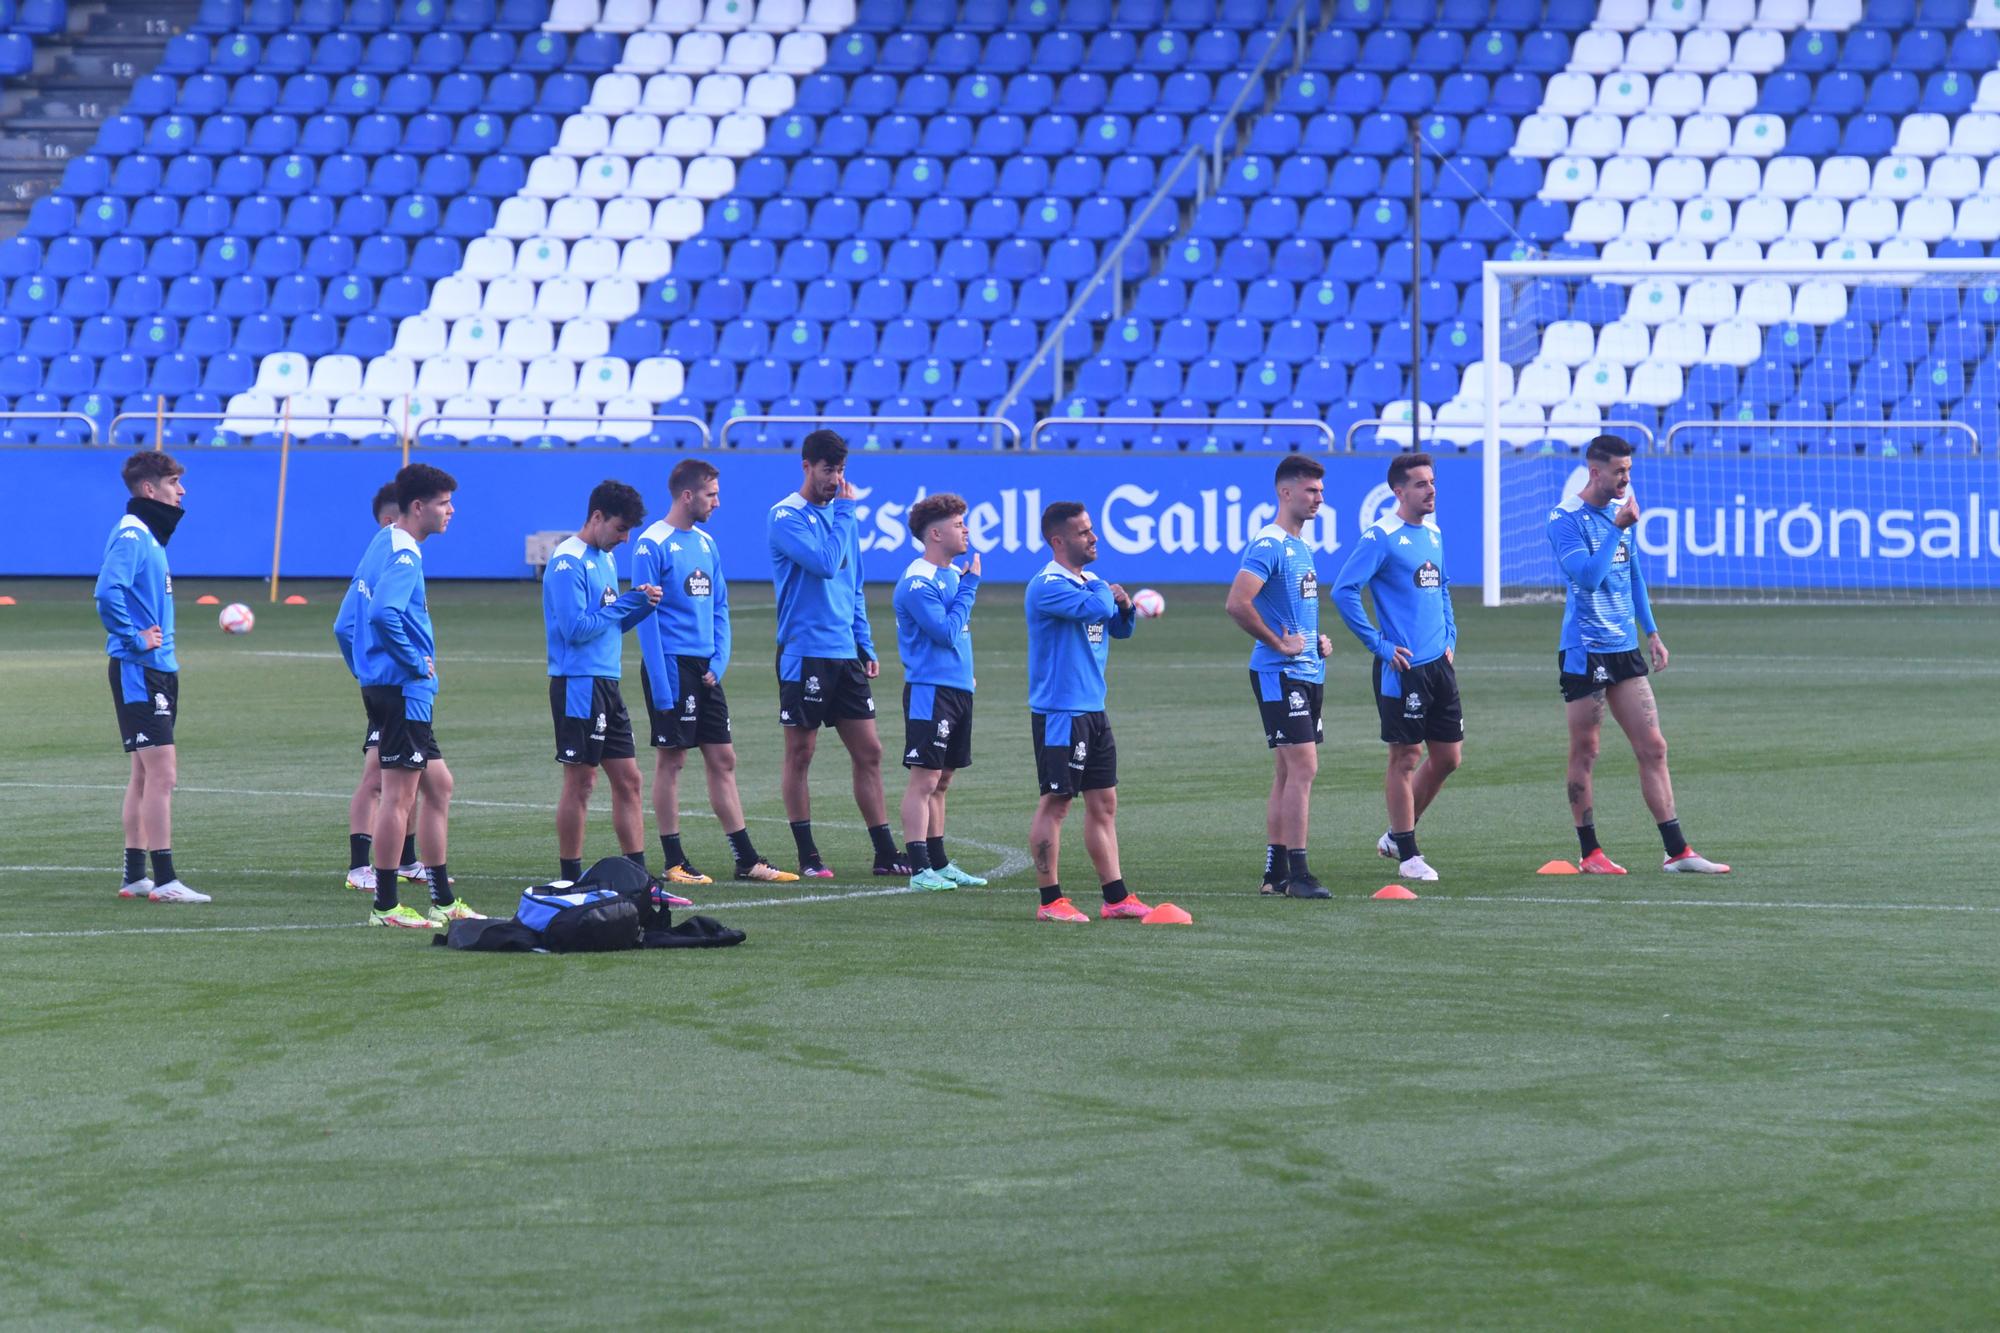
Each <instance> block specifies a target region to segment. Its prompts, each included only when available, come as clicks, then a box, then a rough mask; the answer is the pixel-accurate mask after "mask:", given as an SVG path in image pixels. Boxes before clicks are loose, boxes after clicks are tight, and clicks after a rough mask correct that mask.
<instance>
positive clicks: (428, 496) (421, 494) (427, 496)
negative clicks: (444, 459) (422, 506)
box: [396, 463, 458, 514]
mask: <svg viewBox="0 0 2000 1333" xmlns="http://www.w3.org/2000/svg"><path fill="white" fill-rule="evenodd" d="M457 489H458V478H457V477H454V476H452V475H451V473H449V472H446V471H445V470H444V469H443V468H441V467H432V466H431V465H430V464H429V463H412V464H410V465H409V466H408V467H406V468H404V469H403V470H402V471H401V472H398V473H397V474H396V507H397V508H398V509H400V510H402V511H403V512H404V513H406V514H407V513H409V512H410V506H411V505H413V504H416V503H417V502H418V501H420V500H435V499H437V498H438V497H439V496H440V495H450V494H451V493H452V492H453V491H455V490H457Z"/></svg>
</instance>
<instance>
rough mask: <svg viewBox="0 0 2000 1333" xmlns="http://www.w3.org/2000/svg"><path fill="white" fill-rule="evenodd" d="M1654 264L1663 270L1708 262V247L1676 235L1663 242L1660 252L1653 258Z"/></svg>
mask: <svg viewBox="0 0 2000 1333" xmlns="http://www.w3.org/2000/svg"><path fill="white" fill-rule="evenodd" d="M1653 259H1654V262H1656V263H1658V264H1659V265H1660V266H1661V267H1662V268H1672V267H1676V266H1679V267H1682V268H1685V267H1686V266H1687V265H1689V264H1705V263H1707V262H1708V246H1706V245H1705V244H1703V243H1702V242H1700V241H1697V240H1694V239H1693V238H1691V237H1687V236H1682V235H1680V234H1679V233H1675V235H1674V238H1673V239H1672V240H1670V241H1661V242H1660V248H1659V250H1658V251H1657V252H1656V253H1655V254H1654V256H1653Z"/></svg>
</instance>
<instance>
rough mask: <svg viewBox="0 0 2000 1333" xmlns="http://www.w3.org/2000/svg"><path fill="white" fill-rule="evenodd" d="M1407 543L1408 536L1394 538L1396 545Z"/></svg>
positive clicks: (1408, 540)
mask: <svg viewBox="0 0 2000 1333" xmlns="http://www.w3.org/2000/svg"><path fill="white" fill-rule="evenodd" d="M1409 544H1410V539H1409V538H1408V537H1398V538H1396V545H1398V546H1408V545H1409Z"/></svg>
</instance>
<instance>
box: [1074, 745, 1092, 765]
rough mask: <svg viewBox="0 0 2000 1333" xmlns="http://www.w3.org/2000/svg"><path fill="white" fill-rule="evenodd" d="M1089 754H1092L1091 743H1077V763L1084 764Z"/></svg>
mask: <svg viewBox="0 0 2000 1333" xmlns="http://www.w3.org/2000/svg"><path fill="white" fill-rule="evenodd" d="M1089 754H1090V742H1088V741H1078V742H1077V743H1076V762H1077V763H1079V764H1080V763H1082V762H1083V761H1084V759H1085V758H1086V757H1087V756H1088V755H1089Z"/></svg>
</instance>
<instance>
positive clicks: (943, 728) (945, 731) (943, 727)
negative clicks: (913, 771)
mask: <svg viewBox="0 0 2000 1333" xmlns="http://www.w3.org/2000/svg"><path fill="white" fill-rule="evenodd" d="M937 738H938V739H939V740H941V741H942V740H949V739H951V719H950V718H948V717H941V718H939V719H938V724H937Z"/></svg>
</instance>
